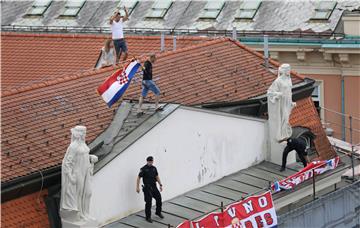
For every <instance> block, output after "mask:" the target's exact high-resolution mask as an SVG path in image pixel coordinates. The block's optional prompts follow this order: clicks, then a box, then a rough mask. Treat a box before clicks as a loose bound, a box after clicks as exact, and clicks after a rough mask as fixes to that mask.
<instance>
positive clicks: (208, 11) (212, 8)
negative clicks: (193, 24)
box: [199, 1, 225, 19]
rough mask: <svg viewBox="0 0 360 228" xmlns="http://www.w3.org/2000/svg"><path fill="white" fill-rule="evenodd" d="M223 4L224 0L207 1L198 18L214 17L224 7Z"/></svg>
mask: <svg viewBox="0 0 360 228" xmlns="http://www.w3.org/2000/svg"><path fill="white" fill-rule="evenodd" d="M224 4H225V3H224V1H208V2H207V3H206V5H205V8H204V9H203V11H202V12H201V14H200V17H199V18H200V19H216V18H217V17H218V16H219V14H220V12H221V10H222V8H223V7H224Z"/></svg>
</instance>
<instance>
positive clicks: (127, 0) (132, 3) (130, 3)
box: [118, 0, 139, 15]
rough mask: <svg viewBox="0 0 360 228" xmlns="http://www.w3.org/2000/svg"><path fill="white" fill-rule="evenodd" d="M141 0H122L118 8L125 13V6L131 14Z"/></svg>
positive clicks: (122, 13)
mask: <svg viewBox="0 0 360 228" xmlns="http://www.w3.org/2000/svg"><path fill="white" fill-rule="evenodd" d="M138 2H139V1H136V0H121V1H120V2H119V4H118V8H119V9H120V13H121V15H125V10H124V6H125V7H126V9H127V10H128V13H129V15H130V14H131V13H132V11H133V10H134V9H135V7H136V5H137V4H138Z"/></svg>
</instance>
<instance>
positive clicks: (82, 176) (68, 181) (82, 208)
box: [60, 126, 98, 227]
mask: <svg viewBox="0 0 360 228" xmlns="http://www.w3.org/2000/svg"><path fill="white" fill-rule="evenodd" d="M71 133H72V136H71V143H70V145H69V147H68V149H67V151H66V154H65V157H64V159H63V162H62V172H61V201H60V215H61V217H62V222H63V226H64V227H65V224H64V222H65V223H66V226H70V225H69V224H71V226H74V227H83V226H92V225H91V224H94V222H95V220H94V219H93V218H91V217H90V213H89V205H90V199H91V177H92V175H93V169H94V163H95V162H97V161H98V158H97V156H95V155H89V152H90V149H89V147H88V146H87V145H86V143H85V135H86V127H84V126H76V127H74V128H72V129H71ZM89 222H90V223H91V224H90V223H89ZM94 226H95V225H94Z"/></svg>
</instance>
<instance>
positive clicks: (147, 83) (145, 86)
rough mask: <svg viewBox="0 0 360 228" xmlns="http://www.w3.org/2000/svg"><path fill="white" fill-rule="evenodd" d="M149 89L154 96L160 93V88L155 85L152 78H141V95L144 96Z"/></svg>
mask: <svg viewBox="0 0 360 228" xmlns="http://www.w3.org/2000/svg"><path fill="white" fill-rule="evenodd" d="M149 90H150V91H153V93H155V95H156V96H159V95H160V90H159V88H158V87H157V86H156V84H155V82H154V81H153V80H143V81H142V92H141V96H142V97H146V95H147V93H148V92H149Z"/></svg>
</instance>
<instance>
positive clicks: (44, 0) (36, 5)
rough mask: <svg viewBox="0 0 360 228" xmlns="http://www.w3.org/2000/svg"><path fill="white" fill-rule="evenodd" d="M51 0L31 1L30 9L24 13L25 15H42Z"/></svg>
mask: <svg viewBox="0 0 360 228" xmlns="http://www.w3.org/2000/svg"><path fill="white" fill-rule="evenodd" d="M51 2H52V0H36V1H34V2H33V4H32V6H31V9H30V10H29V12H28V13H26V15H27V16H42V15H43V14H44V13H45V11H46V10H47V8H49V6H50V4H51Z"/></svg>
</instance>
